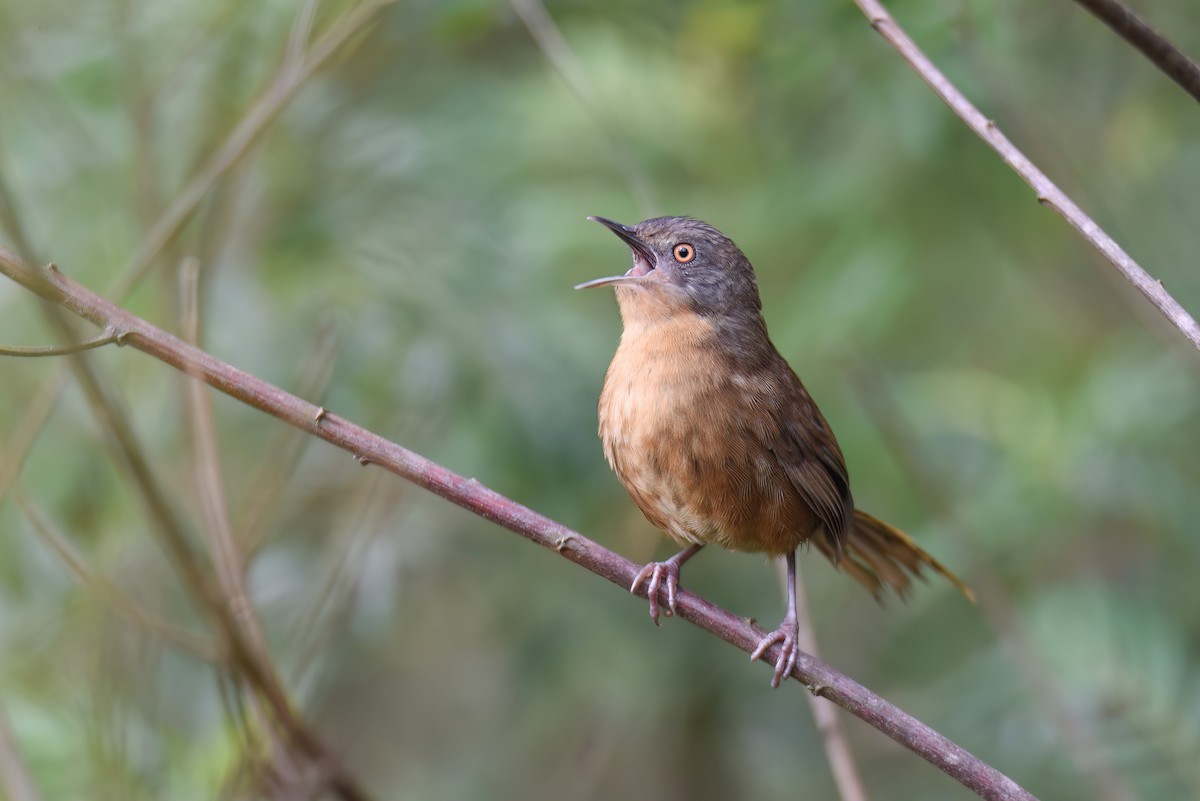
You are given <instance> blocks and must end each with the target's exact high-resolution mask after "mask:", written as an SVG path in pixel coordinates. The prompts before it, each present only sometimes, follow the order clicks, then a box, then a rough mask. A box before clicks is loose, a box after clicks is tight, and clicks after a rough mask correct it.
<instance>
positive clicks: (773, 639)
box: [750, 614, 800, 687]
mask: <svg viewBox="0 0 1200 801" xmlns="http://www.w3.org/2000/svg"><path fill="white" fill-rule="evenodd" d="M798 631H799V628H798V627H797V625H796V618H795V617H794V616H792V615H791V614H789V615H788V616H787V617H785V618H784V619H783V622H782V623H780V624H779V628H777V629H775V631H773V632H771V633H770V634H768V635H767V636H766V637H763V638H762V640H760V641H759V643H758V647H757V648H755V649H754V653H752V654H750V660H751V661H755V660H757V659H762V658H763V657H764V656H766V654H767V652H768V651H770V650H771V646H772V645H775V644H776V643H779V656H777V657H775V675H774V676H772V677H771V686H772V687H778V686H779V682H781V681H783V680H785V679H786V678H787V677H788V676H790V675H791V673H792V668H793V667H795V666H796V659H797V658H798V657H799V656H800V647H799V646H798V645H797V644H796V637H797V632H798Z"/></svg>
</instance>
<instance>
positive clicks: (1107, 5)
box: [1075, 0, 1200, 101]
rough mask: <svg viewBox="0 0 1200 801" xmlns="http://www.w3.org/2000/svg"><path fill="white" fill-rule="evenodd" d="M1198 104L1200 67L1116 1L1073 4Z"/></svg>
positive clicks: (1101, 0) (1097, 0) (1078, 1)
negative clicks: (1118, 38)
mask: <svg viewBox="0 0 1200 801" xmlns="http://www.w3.org/2000/svg"><path fill="white" fill-rule="evenodd" d="M1075 2H1076V3H1079V5H1081V6H1083V7H1084V8H1086V9H1087V10H1088V11H1090V12H1092V14H1094V15H1095V16H1096V17H1097V18H1098V19H1099V20H1100V21H1101V22H1103V23H1104V24H1105V25H1107V26H1108V27H1110V28H1112V29H1113V30H1114V31H1116V33H1117V35H1118V36H1120V37H1121V38H1122V39H1124V40H1125V41H1127V42H1129V43H1130V44H1131V45H1133V46H1134V47H1136V48H1137V49H1138V50H1141V51H1142V55H1143V56H1145V57H1146V58H1148V59H1150V63H1152V64H1153V65H1154V66H1156V67H1158V68H1159V69H1160V70H1162V71H1163V72H1164V73H1165V74H1166V75H1167V77H1168V78H1170V79H1171V80H1173V81H1174V82H1175V83H1177V84H1179V85H1180V86H1181V87H1183V91H1185V92H1187V93H1188V94H1189V95H1191V96H1192V97H1194V98H1195V99H1196V100H1198V101H1200V65H1197V64H1196V62H1195V61H1192V60H1191V59H1190V58H1188V57H1187V55H1186V54H1185V53H1184V52H1183V51H1182V50H1180V49H1179V48H1178V47H1176V46H1175V45H1173V44H1171V43H1170V42H1169V41H1168V40H1167V38H1166V37H1165V36H1163V35H1162V34H1161V33H1159V32H1158V31H1156V30H1154V29H1153V28H1151V27H1150V26H1149V25H1147V24H1146V23H1145V22H1144V21H1143V20H1142V18H1141V17H1139V16H1138V15H1137V14H1134V13H1133V11H1131V10H1130V9H1128V8H1126V7H1125V6H1124V5H1122V4H1121V3H1119V2H1117V0H1075Z"/></svg>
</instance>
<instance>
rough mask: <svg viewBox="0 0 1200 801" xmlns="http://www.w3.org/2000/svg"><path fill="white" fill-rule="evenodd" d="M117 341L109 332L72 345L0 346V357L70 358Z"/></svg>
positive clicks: (114, 335) (113, 334)
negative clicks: (74, 354)
mask: <svg viewBox="0 0 1200 801" xmlns="http://www.w3.org/2000/svg"><path fill="white" fill-rule="evenodd" d="M116 341H117V335H116V334H115V333H112V332H109V333H106V334H101V335H100V336H98V337H96V338H94V339H88V340H85V341H83V342H77V343H76V344H74V345H0V356H16V357H25V358H39V357H42V356H70V355H71V354H72V353H83V352H84V351H85V350H91V349H92V348H99V347H102V346H104V345H111V344H112V343H114V342H116Z"/></svg>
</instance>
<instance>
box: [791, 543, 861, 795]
mask: <svg viewBox="0 0 1200 801" xmlns="http://www.w3.org/2000/svg"><path fill="white" fill-rule="evenodd" d="M796 622H797V624H798V626H797V634H796V639H797V641H798V642H799V643H800V648H801V649H802V650H804V651H807V652H808V653H810V654H812V655H813V656H815V657H817V658H820V656H821V654H820V652H819V651H818V649H817V629H816V627H815V626H814V625H813V620H812V615H811V614H810V612H809V603H808V588H807V587H806V586H805V584H804V574H803V572H802V571H801V569H800V564H799V563H798V561H797V565H796ZM808 703H809V705H810V706H811V707H812V713H813V719H814V720H815V721H816V722H817V731H819V732H820V733H821V739H822V740H823V741H824V743H825V757H826V759H828V760H829V769H830V770H831V771H832V772H833V781H834V784H836V785H837V789H838V796H840V797H841V799H842V801H867V791H866V789H865V788H864V786H863V780H862V777H861V776H860V775H859V773H858V766H857V765H855V763H854V752H852V751H851V750H850V743H849V742H848V741H847V740H846V732H845V730H844V729H843V728H842V721H841V719H840V718H839V717H838V714H837V710H836V709H834V707H833V705H832V704H829V703H827V702H826V701H825V700H824V699H823V698H818V697H817V696H816V695H810V696H808Z"/></svg>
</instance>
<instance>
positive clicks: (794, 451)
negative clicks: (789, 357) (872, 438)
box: [771, 357, 854, 561]
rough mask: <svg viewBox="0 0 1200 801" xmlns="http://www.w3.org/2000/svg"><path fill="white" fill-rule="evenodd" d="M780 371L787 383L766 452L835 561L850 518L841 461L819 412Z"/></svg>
mask: <svg viewBox="0 0 1200 801" xmlns="http://www.w3.org/2000/svg"><path fill="white" fill-rule="evenodd" d="M780 361H781V362H782V361H783V358H782V357H780ZM785 371H786V375H787V376H788V377H789V379H790V380H788V381H787V384H786V385H785V398H784V399H783V402H782V403H781V404H780V405H779V406H778V407H777V408H776V410H775V413H776V415H777V416H778V419H777V420H776V426H777V430H778V432H779V434H778V438H777V440H776V442H774V443H773V444H772V446H771V451H772V452H773V453H774V454H775V457H776V458H777V459H778V460H779V465H780V467H782V468H783V472H784V474H785V475H786V476H787V477H788V480H789V481H790V482H791V485H792V487H794V488H795V490H796V492H797V493H798V494H799V495H800V497H801V498H802V499H803V500H804V502H805V503H806V504H808V506H809V508H810V509H812V511H813V514H815V515H816V517H817V519H818V520H820V521H821V526H822V528H823V529H824V530H825V536H826V537H827V538H828V540H829V543H830V545H831V546H832V549H833V552H834V554H835V556H837V557H840V556H841V554H842V552H843V551H844V550H845V547H846V539H847V537H848V536H849V533H850V527H851V525H852V521H853V517H854V499H853V498H852V497H851V495H850V476H849V475H848V474H847V472H846V460H845V459H844V458H843V457H842V449H841V448H839V447H838V444H837V440H836V439H835V438H834V436H833V431H832V430H830V428H829V424H828V423H826V422H825V418H824V417H823V416H822V415H821V410H820V409H818V408H817V404H816V403H815V402H814V401H813V399H812V397H811V396H810V395H809V394H808V391H807V390H806V389H805V388H804V385H803V384H801V383H800V379H799V378H797V377H796V374H795V373H793V372H792V370H791V368H790V367H788V366H787V364H786V363H784V364H783V370H782V371H780V372H781V373H783V372H785ZM835 561H836V560H835Z"/></svg>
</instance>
